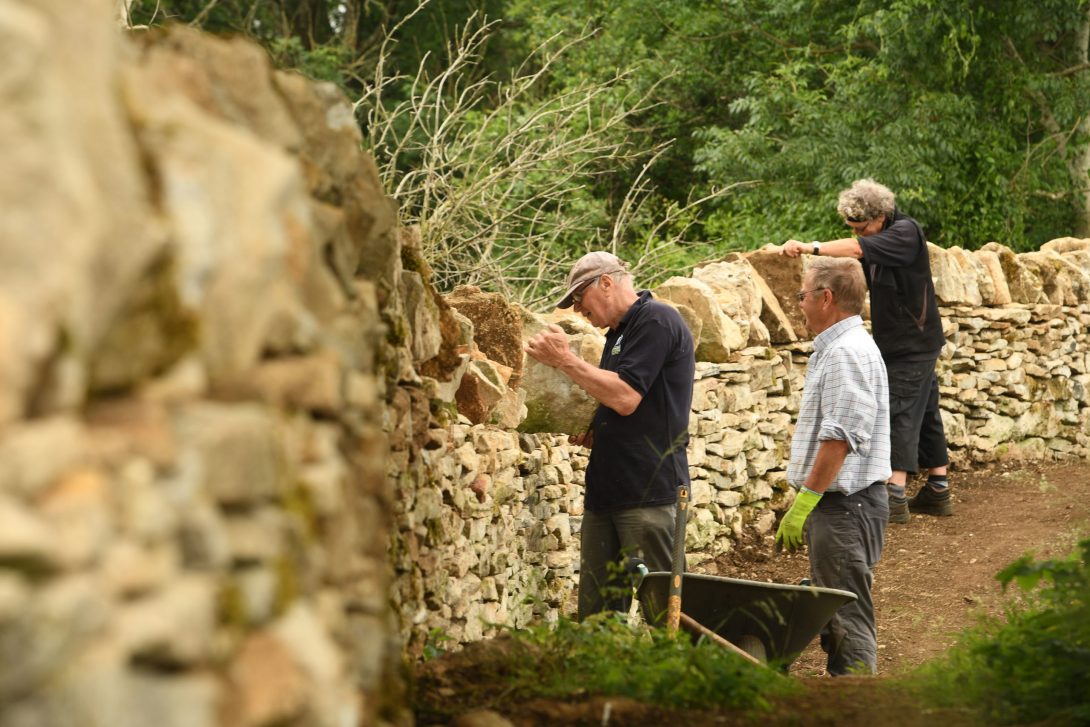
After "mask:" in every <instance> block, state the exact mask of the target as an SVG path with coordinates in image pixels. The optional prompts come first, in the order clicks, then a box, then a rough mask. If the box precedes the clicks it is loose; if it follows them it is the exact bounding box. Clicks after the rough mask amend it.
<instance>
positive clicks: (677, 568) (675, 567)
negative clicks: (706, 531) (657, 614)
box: [666, 485, 689, 632]
mask: <svg viewBox="0 0 1090 727" xmlns="http://www.w3.org/2000/svg"><path fill="white" fill-rule="evenodd" d="M688 517H689V486H688V485H680V486H679V487H678V488H677V516H676V518H675V519H674V560H673V563H672V564H671V566H672V567H671V569H670V591H669V600H667V602H666V629H667V631H670V632H674V631H677V629H678V624H679V623H680V622H681V581H682V576H683V574H684V573H685V521H686V520H687V519H688Z"/></svg>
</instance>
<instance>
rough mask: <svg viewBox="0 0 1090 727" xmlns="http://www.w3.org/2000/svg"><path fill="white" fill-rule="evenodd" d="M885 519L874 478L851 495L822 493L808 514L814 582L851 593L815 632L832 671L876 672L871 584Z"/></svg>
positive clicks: (882, 493)
mask: <svg viewBox="0 0 1090 727" xmlns="http://www.w3.org/2000/svg"><path fill="white" fill-rule="evenodd" d="M888 519H889V499H888V495H887V493H886V484H885V483H884V482H875V483H874V484H872V485H871V486H870V487H868V488H866V489H865V490H862V491H861V492H857V493H855V494H854V495H841V494H838V493H835V492H829V493H826V494H825V495H824V496H823V497H822V498H821V501H820V502H819V503H818V506H817V507H816V508H815V509H814V511H813V512H812V513H811V514H810V519H809V522H808V523H807V535H806V542H807V545H809V547H810V579H811V580H812V582H813V583H814V585H816V586H824V587H826V588H839V589H841V590H845V591H851V592H852V593H854V594H855V595H856V596H857V598H856V600H855V601H854V602H852V603H849V604H847V605H846V606H842V607H841V608H840V609H839V610H838V611H837V612H836V614H835V615H834V616H833V618H832V620H830V621H829V623H828V624H827V625H826V627H825V628H824V629H823V630H822V632H821V648H822V649H824V650H825V653H826V654H828V661H827V666H826V669H827V670H828V672H829V674H832V675H834V676H839V675H841V674H847V673H849V672H850V671H854V672H859V671H866V672H870V673H871V674H875V673H877V671H878V631H877V629H876V628H875V625H874V601H873V600H872V598H871V584H872V583H873V581H874V574H873V571H874V566H875V565H876V564H877V563H878V559H879V558H881V557H882V544H883V542H884V539H885V535H886V521H887V520H888Z"/></svg>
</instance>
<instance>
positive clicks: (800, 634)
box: [638, 571, 856, 666]
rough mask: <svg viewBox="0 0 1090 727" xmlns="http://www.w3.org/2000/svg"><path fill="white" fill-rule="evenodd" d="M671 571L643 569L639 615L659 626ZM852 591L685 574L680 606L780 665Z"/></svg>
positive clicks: (791, 657) (851, 596)
mask: <svg viewBox="0 0 1090 727" xmlns="http://www.w3.org/2000/svg"><path fill="white" fill-rule="evenodd" d="M669 587H670V574H669V573H666V572H663V571H656V572H653V573H648V574H647V575H646V576H645V577H644V579H643V582H642V583H641V584H640V588H639V591H638V596H639V600H640V607H641V609H642V612H643V617H644V619H645V620H646V621H647V622H648V623H651V624H654V625H656V626H661V625H663V623H664V621H665V616H666V604H667V599H668V594H669ZM855 598H856V596H855V594H854V593H850V592H849V591H841V590H839V589H836V588H819V587H817V586H789V585H784V584H780V583H760V582H758V581H747V580H741V579H738V578H724V577H721V576H709V575H700V574H697V573H686V574H685V575H684V577H683V579H682V585H681V611H682V613H685V614H687V615H688V616H690V617H691V618H692V619H693V620H694V621H696V622H698V623H699V624H701V625H702V626H704V627H706V628H708V629H711V630H712V631H714V632H715V633H717V634H719V635H720V636H722V637H723V638H724V639H726V640H727V641H730V642H732V643H734V644H743V643H746V642H752V640H753V639H754V638H755V639H757V640H759V641H760V642H761V643H762V644H763V645H764V650H765V653H766V655H767V658H768V659H769V660H773V661H778V662H780V663H782V664H784V665H785V666H786V665H787V664H790V663H791V662H792V661H794V660H795V658H796V657H798V655H799V654H800V653H802V650H803V649H805V648H806V646H807V644H809V643H810V641H811V640H812V639H813V638H814V637H815V636H817V635H818V633H820V631H821V629H822V628H824V626H825V624H827V623H828V622H829V619H830V618H832V616H833V614H834V613H836V610H837V609H838V608H840V607H841V606H843V605H844V604H846V603H850V602H851V601H854V600H855Z"/></svg>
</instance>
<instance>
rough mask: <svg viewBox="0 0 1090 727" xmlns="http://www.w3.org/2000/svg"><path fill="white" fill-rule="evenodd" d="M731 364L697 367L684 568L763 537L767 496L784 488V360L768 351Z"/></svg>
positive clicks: (787, 401) (788, 397)
mask: <svg viewBox="0 0 1090 727" xmlns="http://www.w3.org/2000/svg"><path fill="white" fill-rule="evenodd" d="M736 358H737V360H736V361H735V362H733V363H719V364H711V363H707V362H701V363H699V364H697V370H696V382H695V384H694V387H693V412H692V415H691V419H690V425H689V436H690V443H689V476H690V480H691V482H692V501H693V505H694V512H693V514H692V515H691V517H690V519H689V523H688V528H687V531H686V550H687V552H688V553H689V565H690V566H691V567H697V566H701V565H703V564H704V563H705V562H707V561H709V560H713V559H714V558H715V557H716V556H718V555H721V554H723V553H725V552H727V551H729V550H730V548H731V546H732V543H733V542H735V541H737V540H738V539H740V538H741V536H742V533H743V530H744V529H745V528H749V529H751V530H752V531H753V532H755V533H758V534H764V533H767V532H768V530H769V529H770V528H771V526H772V523H773V521H774V517H775V516H774V513H773V511H772V510H771V508H770V504H771V502H772V500H773V495H774V492H775V491H777V490H781V491H782V490H783V488H784V486H785V484H786V479H785V474H784V470H783V466H784V454H785V451H786V443H787V441H788V440H789V437H790V430H791V415H790V411H791V410H792V403H793V399H794V397H793V393H792V392H793V391H795V389H794V387H793V386H792V384H791V381H790V377H789V372H790V365H791V362H790V358H789V357H781V355H780V354H779V353H778V352H777V351H776V350H775V349H772V348H767V347H764V348H761V347H754V348H748V349H744V350H743V351H741V352H740V353H739V355H738V356H737V357H736Z"/></svg>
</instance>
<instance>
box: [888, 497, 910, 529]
mask: <svg viewBox="0 0 1090 727" xmlns="http://www.w3.org/2000/svg"><path fill="white" fill-rule="evenodd" d="M908 520H909V515H908V498H907V497H897V496H896V495H890V496H889V522H891V523H898V524H900V525H904V524H906V523H907V522H908Z"/></svg>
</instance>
